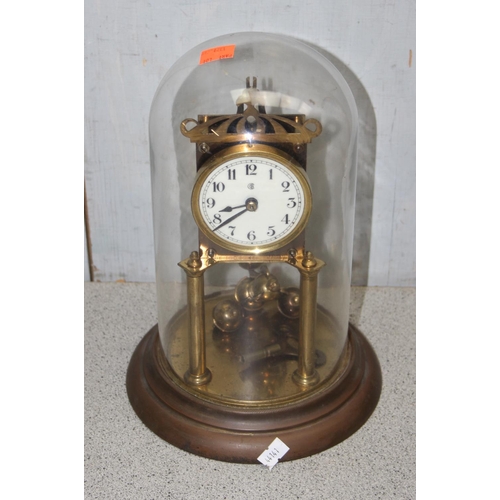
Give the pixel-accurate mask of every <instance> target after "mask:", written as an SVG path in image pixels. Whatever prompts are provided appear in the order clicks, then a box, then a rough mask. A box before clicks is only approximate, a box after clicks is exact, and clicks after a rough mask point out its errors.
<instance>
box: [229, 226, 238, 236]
mask: <svg viewBox="0 0 500 500" xmlns="http://www.w3.org/2000/svg"><path fill="white" fill-rule="evenodd" d="M227 227H228V229H232V231H231V236H234V230H235V229H236V226H227Z"/></svg>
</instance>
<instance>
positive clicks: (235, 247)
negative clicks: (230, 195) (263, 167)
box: [191, 143, 313, 255]
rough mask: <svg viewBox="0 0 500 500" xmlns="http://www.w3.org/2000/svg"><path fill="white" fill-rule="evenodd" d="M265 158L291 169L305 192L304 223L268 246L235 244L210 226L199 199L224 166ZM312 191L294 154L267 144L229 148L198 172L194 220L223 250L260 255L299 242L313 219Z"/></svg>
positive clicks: (240, 145) (220, 152) (301, 217)
mask: <svg viewBox="0 0 500 500" xmlns="http://www.w3.org/2000/svg"><path fill="white" fill-rule="evenodd" d="M251 157H257V158H263V159H269V160H273V161H275V162H276V163H279V164H280V165H281V166H282V167H283V168H285V169H287V170H289V171H290V172H291V173H292V174H293V176H294V177H295V178H296V179H297V180H298V182H299V184H300V186H301V188H302V191H303V193H304V199H303V200H302V204H303V210H302V215H301V216H300V220H299V221H298V222H297V223H296V224H295V226H294V227H293V228H292V229H291V230H290V231H289V232H288V233H287V234H286V235H285V236H283V237H282V238H280V239H279V240H276V241H273V242H271V243H268V244H264V245H259V246H257V245H241V244H236V243H232V242H231V241H228V240H227V239H225V238H223V237H221V236H219V235H218V234H216V233H215V232H214V231H212V229H211V228H210V227H209V226H208V225H207V223H206V221H205V219H204V217H203V215H202V213H201V210H200V205H199V198H200V195H201V190H202V188H203V185H204V183H205V181H206V179H207V178H208V177H209V176H210V175H211V174H212V172H213V171H214V170H216V169H217V168H218V167H219V166H220V165H222V164H223V163H226V162H229V161H234V160H237V159H240V158H251ZM312 203H313V201H312V192H311V186H310V183H309V179H308V178H307V175H306V173H305V171H304V169H303V168H302V167H301V166H300V164H299V163H298V162H297V161H296V160H294V159H293V158H292V157H291V156H290V155H288V154H287V153H285V152H284V151H281V150H279V149H277V148H275V147H272V146H269V145H267V144H253V143H247V144H238V145H236V146H230V147H228V148H227V149H223V150H221V151H219V152H218V153H217V154H215V155H214V156H213V157H212V158H210V159H209V160H207V162H206V163H205V164H204V165H203V166H202V167H201V169H200V170H199V171H198V175H197V178H196V181H195V184H194V188H193V193H192V197H191V210H192V214H193V217H194V220H195V222H196V224H197V226H198V228H199V229H200V231H201V232H202V233H204V235H205V236H206V237H207V238H209V239H210V240H212V241H213V242H214V243H216V244H218V245H219V246H221V247H222V248H225V249H227V250H230V251H231V252H235V253H243V254H247V253H248V254H253V255H260V254H262V253H265V252H273V251H275V250H278V249H280V248H283V247H285V246H286V245H288V244H289V243H290V242H292V241H293V240H295V239H296V238H297V237H298V236H299V235H300V234H301V233H302V232H303V231H304V229H305V227H306V225H307V222H308V220H309V216H310V215H311V210H312Z"/></svg>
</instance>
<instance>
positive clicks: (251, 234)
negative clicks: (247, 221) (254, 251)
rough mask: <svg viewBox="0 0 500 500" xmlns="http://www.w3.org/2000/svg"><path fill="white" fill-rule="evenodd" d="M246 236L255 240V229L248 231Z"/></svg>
mask: <svg viewBox="0 0 500 500" xmlns="http://www.w3.org/2000/svg"><path fill="white" fill-rule="evenodd" d="M247 238H248V239H249V240H250V241H253V240H255V238H256V236H255V231H250V232H249V233H248V234H247Z"/></svg>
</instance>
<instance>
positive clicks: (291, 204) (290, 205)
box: [286, 198, 297, 208]
mask: <svg viewBox="0 0 500 500" xmlns="http://www.w3.org/2000/svg"><path fill="white" fill-rule="evenodd" d="M288 200H289V201H288V203H287V204H286V206H287V207H288V208H295V207H296V206H297V202H296V201H295V198H288Z"/></svg>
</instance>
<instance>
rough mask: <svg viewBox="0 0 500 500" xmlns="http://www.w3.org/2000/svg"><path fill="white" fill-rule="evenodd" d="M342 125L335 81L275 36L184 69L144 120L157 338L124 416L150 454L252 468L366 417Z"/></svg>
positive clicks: (366, 383)
mask: <svg viewBox="0 0 500 500" xmlns="http://www.w3.org/2000/svg"><path fill="white" fill-rule="evenodd" d="M356 134H357V114H356V107H355V104H354V100H353V97H352V94H351V93H350V90H349V88H348V86H347V84H346V82H345V81H344V79H343V78H342V76H341V75H340V73H339V72H338V71H337V69H336V68H335V67H334V66H333V65H332V64H331V63H330V62H329V61H328V60H327V59H326V58H324V57H323V56H321V55H320V54H319V53H317V52H316V51H315V50H313V49H312V48H310V47H309V46H307V45H304V44H302V43H301V42H298V41H296V40H293V39H290V38H288V37H282V36H277V35H270V34H263V33H240V34H234V35H227V36H224V37H220V38H217V39H213V40H210V41H209V42H206V43H204V44H202V45H201V46H199V47H196V48H195V49H193V50H192V51H190V52H189V53H188V54H186V55H185V56H183V57H182V58H181V59H180V60H179V61H178V62H177V63H176V64H175V65H174V66H173V67H172V69H171V70H170V71H169V72H168V73H167V75H166V76H165V78H164V79H163V80H162V82H161V84H160V86H159V88H158V91H157V93H156V95H155V98H154V100H153V105H152V108H151V115H150V146H151V166H152V185H153V216H154V232H155V253H156V282H157V297H158V325H156V326H155V327H153V328H152V329H151V330H150V331H149V332H148V333H147V334H146V336H145V337H144V338H143V340H142V341H141V343H140V344H139V345H138V347H137V349H136V351H135V352H134V354H133V356H132V359H131V362H130V365H129V370H128V374H127V390H128V394H129V399H130V402H131V404H132V406H133V408H134V410H135V411H136V413H137V415H138V416H139V417H140V419H141V420H142V421H143V422H144V423H145V424H146V426H148V427H149V428H150V429H151V430H152V431H153V432H155V433H156V434H158V435H159V436H160V437H161V438H163V439H165V440H166V441H168V442H170V443H172V444H174V445H175V446H177V447H180V448H182V449H184V450H186V451H189V452H192V453H195V454H198V455H201V456H205V457H209V458H214V459H219V460H225V461H232V462H242V463H258V459H259V457H260V456H261V455H262V453H263V452H265V451H266V449H267V448H268V447H269V445H270V444H271V443H272V442H273V441H274V440H275V438H278V439H279V440H280V442H281V443H284V446H286V450H287V451H286V453H285V454H284V455H283V456H282V458H281V459H282V460H293V459H296V458H301V457H305V456H308V455H311V454H314V453H318V452H320V451H322V450H325V449H326V448H329V447H331V446H334V445H335V444H337V443H339V442H340V441H342V440H344V439H346V438H347V437H349V436H350V435H351V434H352V433H354V432H355V431H357V430H358V429H359V428H360V427H361V426H362V425H363V424H364V423H365V421H366V420H367V419H368V418H369V416H370V414H371V413H372V411H373V410H374V408H375V406H376V404H377V401H378V398H379V395H380V389H381V375H380V368H379V364H378V361H377V358H376V355H375V353H374V352H373V350H372V348H371V347H370V344H369V343H368V341H367V340H366V338H365V337H364V336H363V334H362V333H361V332H360V331H359V330H358V329H356V328H355V327H354V326H353V325H351V324H350V323H349V290H350V275H351V259H352V242H353V222H354V221H353V218H354V197H355V196H354V195H355V181H356Z"/></svg>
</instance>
